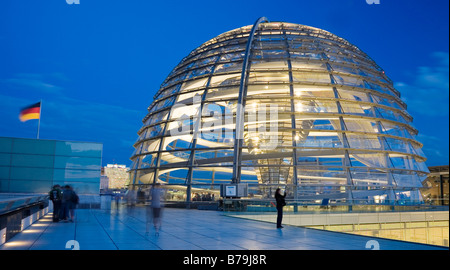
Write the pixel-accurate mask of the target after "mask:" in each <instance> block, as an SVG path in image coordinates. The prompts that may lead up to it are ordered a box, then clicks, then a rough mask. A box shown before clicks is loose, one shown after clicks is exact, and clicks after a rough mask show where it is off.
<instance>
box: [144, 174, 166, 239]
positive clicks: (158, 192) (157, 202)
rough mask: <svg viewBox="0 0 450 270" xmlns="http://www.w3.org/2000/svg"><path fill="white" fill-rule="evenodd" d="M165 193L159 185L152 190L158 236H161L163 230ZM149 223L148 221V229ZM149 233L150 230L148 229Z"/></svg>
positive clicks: (152, 205)
mask: <svg viewBox="0 0 450 270" xmlns="http://www.w3.org/2000/svg"><path fill="white" fill-rule="evenodd" d="M163 194H164V191H163V189H162V188H161V185H160V184H159V183H156V184H155V185H154V186H153V188H152V189H151V193H150V195H151V201H150V205H151V211H152V214H153V216H152V217H153V226H154V228H155V233H156V235H159V230H160V229H161V215H162V207H163V203H162V201H161V200H162V198H163ZM147 216H149V213H147ZM148 224H149V221H147V227H148ZM147 232H148V229H147Z"/></svg>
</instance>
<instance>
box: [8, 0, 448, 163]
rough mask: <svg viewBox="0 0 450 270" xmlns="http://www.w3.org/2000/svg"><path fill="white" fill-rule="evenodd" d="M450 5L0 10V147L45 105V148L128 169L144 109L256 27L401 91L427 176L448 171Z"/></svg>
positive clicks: (19, 2) (106, 5)
mask: <svg viewBox="0 0 450 270" xmlns="http://www.w3.org/2000/svg"><path fill="white" fill-rule="evenodd" d="M448 12H449V1H448V0H433V1H424V0H403V1H401V0H380V4H377V5H376V4H374V5H369V4H367V3H366V0H307V1H306V0H294V1H261V0H259V1H244V0H240V1H193V0H191V1H149V0H122V1H119V0H115V1H114V0H80V4H78V5H76V4H73V5H69V4H67V3H66V0H45V1H44V0H2V3H1V8H0V52H1V53H0V106H1V108H2V109H1V110H0V136H6V137H22V138H36V131H37V124H38V121H37V120H30V121H27V122H23V123H22V122H20V121H19V118H18V116H19V112H20V109H21V108H23V107H26V106H28V105H31V104H33V103H36V102H38V101H39V100H41V99H42V100H43V105H42V116H41V129H40V138H41V139H56V140H75V141H90V142H102V143H103V165H106V164H108V163H119V164H125V165H127V166H129V165H130V163H131V162H130V160H129V157H130V156H131V154H132V152H133V150H134V149H133V146H132V145H133V143H134V142H135V141H136V139H137V131H138V130H139V128H140V127H141V125H142V122H141V121H142V119H143V117H144V116H145V115H146V112H147V107H148V106H149V105H150V104H151V102H152V100H153V96H154V94H155V93H156V91H157V90H158V89H159V86H160V84H161V83H162V82H163V80H164V79H165V78H166V76H167V75H168V74H169V73H170V71H171V70H172V69H173V68H174V67H175V66H176V65H177V64H178V63H179V62H180V61H181V59H182V58H183V57H185V56H186V55H187V54H188V53H189V52H190V51H191V50H193V49H195V48H196V47H198V46H200V45H201V44H202V43H204V42H206V41H207V40H209V39H211V38H213V37H215V36H217V35H219V34H221V33H223V32H226V31H229V30H232V29H235V28H238V27H241V26H244V25H250V24H253V23H254V22H255V21H256V19H257V18H258V17H261V16H265V17H267V18H268V19H269V20H270V21H285V22H291V23H298V24H305V25H309V26H313V27H318V28H321V29H324V30H327V31H330V32H331V33H334V34H336V35H338V36H340V37H343V38H345V39H347V40H348V41H349V42H351V43H353V44H354V45H356V46H358V47H359V48H360V49H361V50H363V51H364V52H366V53H367V54H368V55H369V56H370V57H371V58H372V59H374V60H375V61H376V62H377V63H378V65H380V66H381V67H382V68H383V69H384V70H385V71H386V74H387V75H388V76H389V77H390V78H391V79H392V81H394V83H395V86H396V88H397V89H398V90H399V91H400V92H401V93H402V99H403V100H404V101H405V102H406V103H407V105H408V112H409V113H410V114H411V115H412V116H413V117H414V121H413V125H414V126H415V127H416V128H417V129H418V130H419V136H418V140H419V141H420V142H422V143H423V144H424V147H423V151H424V153H425V155H426V156H427V157H428V162H427V165H428V166H437V165H448V164H449V158H448V157H449V150H448V149H449V119H448V118H449V15H448Z"/></svg>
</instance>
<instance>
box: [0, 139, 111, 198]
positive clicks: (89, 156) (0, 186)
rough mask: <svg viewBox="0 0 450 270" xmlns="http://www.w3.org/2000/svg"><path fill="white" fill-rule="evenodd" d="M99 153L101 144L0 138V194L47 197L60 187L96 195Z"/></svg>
mask: <svg viewBox="0 0 450 270" xmlns="http://www.w3.org/2000/svg"><path fill="white" fill-rule="evenodd" d="M102 149H103V144H102V143H90V142H74V141H57V140H40V139H39V140H38V139H23V138H10V137H0V192H5V193H6V192H7V193H47V192H48V191H49V190H50V188H51V187H52V186H53V185H56V184H59V185H61V186H63V185H70V186H72V187H73V188H74V190H75V191H76V192H77V193H79V194H87V195H94V194H95V195H96V194H99V189H100V169H101V163H102Z"/></svg>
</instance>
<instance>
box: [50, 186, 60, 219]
mask: <svg viewBox="0 0 450 270" xmlns="http://www.w3.org/2000/svg"><path fill="white" fill-rule="evenodd" d="M48 196H49V198H50V200H51V201H52V203H53V222H58V221H59V214H60V213H59V212H60V210H61V199H62V193H61V188H60V186H59V185H54V186H53V188H52V190H50V192H49V193H48Z"/></svg>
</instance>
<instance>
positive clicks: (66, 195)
mask: <svg viewBox="0 0 450 270" xmlns="http://www.w3.org/2000/svg"><path fill="white" fill-rule="evenodd" d="M61 201H62V204H61V215H62V216H63V217H62V219H63V220H65V221H71V222H73V221H74V216H75V215H74V213H75V207H76V204H78V195H77V194H76V193H75V191H73V189H72V188H71V187H70V186H69V185H65V186H64V190H63V192H62V200H61ZM69 217H70V219H69Z"/></svg>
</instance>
